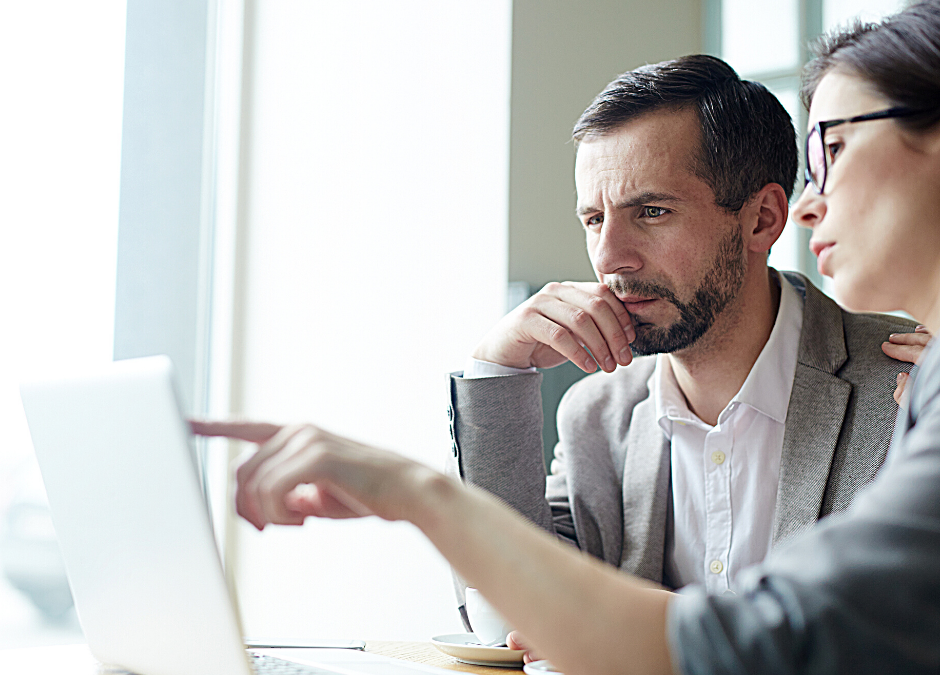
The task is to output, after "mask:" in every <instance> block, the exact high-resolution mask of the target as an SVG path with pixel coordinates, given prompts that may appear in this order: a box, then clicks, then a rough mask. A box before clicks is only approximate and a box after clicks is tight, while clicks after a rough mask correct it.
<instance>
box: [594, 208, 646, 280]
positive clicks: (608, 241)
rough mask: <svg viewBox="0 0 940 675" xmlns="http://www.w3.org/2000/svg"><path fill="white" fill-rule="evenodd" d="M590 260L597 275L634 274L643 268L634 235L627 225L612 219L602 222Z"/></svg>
mask: <svg viewBox="0 0 940 675" xmlns="http://www.w3.org/2000/svg"><path fill="white" fill-rule="evenodd" d="M591 258H592V260H593V262H594V270H595V271H596V272H597V273H598V274H599V275H601V274H619V273H622V272H635V271H637V270H639V269H640V268H641V267H643V259H642V257H641V255H640V251H639V250H638V242H637V238H636V236H635V233H634V232H632V231H631V228H630V225H629V224H627V223H619V222H617V221H616V220H614V219H610V220H605V221H604V226H603V227H602V228H601V231H600V233H599V234H598V237H597V240H596V241H595V244H594V250H593V252H592V255H591Z"/></svg>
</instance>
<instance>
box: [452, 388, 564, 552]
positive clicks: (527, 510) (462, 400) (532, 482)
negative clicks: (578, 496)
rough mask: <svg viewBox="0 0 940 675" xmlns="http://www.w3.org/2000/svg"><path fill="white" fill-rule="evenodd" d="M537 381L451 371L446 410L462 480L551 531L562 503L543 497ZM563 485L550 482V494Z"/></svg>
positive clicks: (543, 481) (542, 462)
mask: <svg viewBox="0 0 940 675" xmlns="http://www.w3.org/2000/svg"><path fill="white" fill-rule="evenodd" d="M541 382H542V376H541V374H539V373H523V374H518V375H507V376H501V377H483V378H472V379H464V378H463V377H460V374H459V373H452V374H451V375H450V399H451V406H450V408H449V410H448V414H449V416H450V418H451V433H452V436H453V452H454V455H455V457H456V459H457V466H458V469H459V472H460V476H461V478H462V479H463V480H464V481H466V482H467V483H470V484H472V485H476V486H477V487H481V488H483V489H484V490H487V491H488V492H490V493H492V494H494V495H495V496H497V497H498V498H500V499H501V500H502V501H503V502H505V503H506V504H508V505H509V506H510V507H512V508H514V509H515V510H516V511H518V512H519V513H521V514H522V515H524V516H525V517H526V518H528V519H529V520H531V521H532V522H534V523H535V524H536V525H538V526H539V527H541V528H542V529H544V530H546V531H548V532H552V533H554V532H555V526H554V516H553V509H555V508H560V509H562V510H564V504H561V505H558V504H556V505H555V506H550V505H549V502H548V500H547V499H546V482H545V479H546V472H545V460H544V455H543V452H542V395H541V391H540V385H541ZM561 480H562V481H563V479H561ZM563 487H564V486H563V483H562V484H559V481H558V480H554V481H553V489H552V492H553V494H554V493H555V492H556V491H559V490H560V491H561V492H563V493H564V494H565V495H566V494H567V492H566V491H564V489H563ZM563 501H564V502H565V504H566V503H567V497H565V498H564V500H563Z"/></svg>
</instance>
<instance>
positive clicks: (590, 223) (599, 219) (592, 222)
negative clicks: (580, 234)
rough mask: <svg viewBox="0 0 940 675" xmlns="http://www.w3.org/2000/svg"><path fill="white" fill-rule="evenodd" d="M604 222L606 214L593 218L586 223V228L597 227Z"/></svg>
mask: <svg viewBox="0 0 940 675" xmlns="http://www.w3.org/2000/svg"><path fill="white" fill-rule="evenodd" d="M603 222H604V214H602V213H598V214H597V215H596V216H591V217H590V218H588V219H587V220H585V221H584V226H585V227H597V226H598V225H600V224H601V223H603Z"/></svg>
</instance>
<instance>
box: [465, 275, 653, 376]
mask: <svg viewBox="0 0 940 675" xmlns="http://www.w3.org/2000/svg"><path fill="white" fill-rule="evenodd" d="M635 339H636V332H635V331H634V329H633V324H632V322H631V321H630V315H629V314H628V313H627V310H626V309H625V308H624V306H623V303H621V302H620V301H619V300H618V299H617V297H616V296H615V295H614V294H613V293H612V292H611V290H610V289H609V288H607V286H605V285H604V284H598V283H578V282H573V281H566V282H564V283H550V284H547V285H546V286H545V287H544V288H543V289H542V290H540V291H539V292H538V293H536V294H535V295H533V296H532V297H531V298H529V299H528V300H526V301H525V302H524V303H522V304H521V305H519V306H518V307H517V308H516V309H514V310H513V311H511V312H510V313H509V314H507V315H506V316H505V317H503V319H502V320H501V321H500V322H499V323H497V324H496V326H494V327H493V329H492V330H491V331H490V332H489V333H487V334H486V336H485V337H484V338H483V341H482V342H481V343H480V344H479V345H477V348H476V350H475V351H474V352H473V357H474V358H475V359H479V360H481V361H489V362H490V363H498V364H500V365H503V366H511V367H513V368H530V367H532V366H535V367H537V368H554V367H555V366H558V365H561V364H562V363H564V362H565V361H571V362H572V363H574V364H575V365H576V366H578V367H579V368H580V369H581V370H583V371H584V372H586V373H593V372H594V371H595V370H597V365H595V360H596V361H597V364H599V365H600V367H601V368H602V369H603V370H604V371H605V372H608V373H611V372H613V371H614V370H615V369H616V367H617V365H618V364H619V365H621V366H625V365H627V364H628V363H630V361H632V360H633V354H632V352H631V351H630V343H631V342H633V340H635ZM588 351H590V353H588ZM591 354H593V355H594V358H591Z"/></svg>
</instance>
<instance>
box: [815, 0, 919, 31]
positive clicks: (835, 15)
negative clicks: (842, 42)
mask: <svg viewBox="0 0 940 675" xmlns="http://www.w3.org/2000/svg"><path fill="white" fill-rule="evenodd" d="M906 4H907V3H905V2H904V0H824V2H823V29H824V30H826V31H829V30H832V29H833V28H838V27H839V26H844V25H846V24H847V23H849V22H850V21H852V20H853V19H861V20H862V21H878V20H879V19H881V18H883V17H885V16H887V15H888V14H894V13H895V12H898V11H900V10H902V9H904V6H905V5H906Z"/></svg>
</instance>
